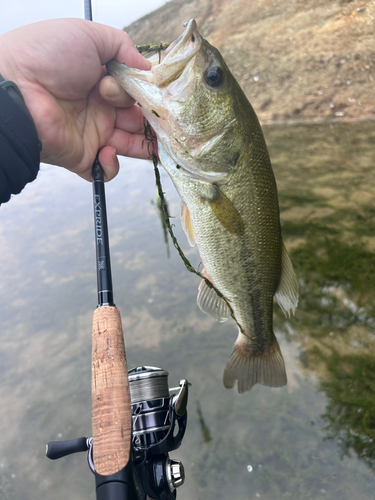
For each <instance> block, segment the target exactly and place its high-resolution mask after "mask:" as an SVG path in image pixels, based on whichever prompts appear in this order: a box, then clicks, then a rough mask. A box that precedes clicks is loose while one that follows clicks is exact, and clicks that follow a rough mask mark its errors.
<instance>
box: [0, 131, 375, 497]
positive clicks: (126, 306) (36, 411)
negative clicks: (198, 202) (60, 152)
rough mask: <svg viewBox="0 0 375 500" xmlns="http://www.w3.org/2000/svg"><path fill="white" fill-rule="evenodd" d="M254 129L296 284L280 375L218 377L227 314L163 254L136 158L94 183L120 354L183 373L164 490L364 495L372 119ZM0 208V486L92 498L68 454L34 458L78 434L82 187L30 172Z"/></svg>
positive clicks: (374, 416) (374, 221) (61, 176)
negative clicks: (187, 385)
mask: <svg viewBox="0 0 375 500" xmlns="http://www.w3.org/2000/svg"><path fill="white" fill-rule="evenodd" d="M265 132H266V136H267V141H268V144H269V147H270V153H271V157H272V160H273V164H274V170H275V175H276V178H277V182H278V187H279V197H280V206H281V217H282V220H283V233H284V238H285V242H286V246H287V247H288V250H289V253H290V255H291V258H292V260H293V263H294V266H295V269H296V274H297V275H298V277H299V282H300V291H301V301H300V305H299V307H298V310H297V314H296V317H295V318H292V319H289V320H285V318H284V316H283V315H282V313H281V312H280V310H279V308H278V307H277V306H275V329H276V334H277V335H278V337H279V339H280V345H281V349H282V352H283V354H284V358H285V361H286V365H287V374H288V385H287V386H286V387H284V388H281V389H270V388H267V387H262V386H256V387H254V388H253V389H252V391H251V392H250V393H248V394H243V395H241V396H240V395H238V394H237V393H236V392H235V391H227V390H226V389H224V387H223V386H222V382H221V378H222V372H223V369H224V366H225V363H226V361H227V358H228V356H229V354H230V351H231V347H232V344H233V342H234V341H235V338H236V335H237V333H236V327H235V325H234V323H233V322H232V321H231V320H230V321H228V322H227V323H224V324H218V323H216V322H215V321H213V320H211V319H210V318H209V317H207V316H206V315H203V314H202V313H201V312H200V311H199V309H198V307H197V306H196V294H197V288H198V284H199V279H198V278H196V277H195V276H193V275H191V274H190V273H188V272H187V271H186V269H185V267H184V265H183V263H182V262H181V260H180V258H179V257H178V255H177V253H176V251H175V250H174V248H173V246H171V258H170V259H167V256H166V247H165V243H164V237H163V234H162V229H161V228H160V220H159V216H158V214H157V212H156V210H155V206H153V205H152V204H151V203H150V199H155V187H154V180H153V171H152V166H151V164H147V163H143V162H132V163H130V164H128V166H127V167H126V168H123V169H122V171H121V173H120V175H119V177H118V178H117V179H116V180H114V181H113V182H111V183H109V184H108V185H107V201H108V213H109V227H110V234H111V255H112V269H113V273H114V276H113V281H114V287H115V301H116V304H117V306H118V308H119V309H120V311H121V315H122V320H123V326H124V334H125V340H126V345H127V355H128V365H129V367H131V366H135V365H139V364H147V365H156V366H161V367H163V368H165V369H167V370H168V371H169V372H170V378H169V379H170V381H171V382H172V383H173V382H174V381H178V380H180V379H182V378H187V379H188V380H189V382H191V383H192V387H191V390H190V404H189V408H188V412H189V417H188V430H187V433H186V437H185V439H184V442H183V444H182V447H181V448H180V449H179V450H178V451H177V452H175V453H174V456H175V458H180V459H181V460H182V461H183V463H184V465H185V468H186V473H187V482H186V484H185V485H184V486H183V487H182V488H181V490H180V491H179V493H178V497H179V498H180V499H182V500H187V499H189V500H191V499H194V498H202V497H207V498H216V499H217V500H221V499H226V498H227V497H228V496H229V497H234V498H250V499H253V498H261V499H267V500H279V499H280V498H294V499H296V500H297V499H298V500H302V499H305V498H306V499H307V498H310V499H311V498H313V499H323V498H330V499H340V500H346V499H347V500H349V499H350V500H352V499H353V498H356V499H359V500H362V499H363V500H368V499H370V498H374V493H373V492H374V488H375V479H374V475H373V470H374V445H373V439H374V438H375V435H374V433H375V398H374V396H373V395H374V389H375V387H374V386H375V380H374V377H375V376H374V373H375V370H374V361H373V354H374V347H375V345H374V344H375V335H374V326H375V309H374V304H373V296H374V292H375V259H374V250H375V231H374V226H375V210H374V204H373V200H374V195H375V185H374V184H373V183H372V175H371V174H372V170H373V162H374V154H373V144H374V143H375V137H374V136H375V127H374V126H373V124H372V123H359V124H346V125H341V124H335V125H332V126H331V125H329V124H328V125H324V126H310V127H299V126H294V127H289V128H285V127H283V128H277V127H276V128H272V127H271V128H266V130H265ZM162 176H163V178H162V181H163V187H164V191H166V192H167V196H168V201H169V210H170V213H171V215H172V216H174V217H176V219H177V222H176V227H175V232H176V236H177V239H178V240H179V242H180V243H181V244H182V246H183V248H184V251H186V255H187V257H188V258H189V260H190V261H191V262H192V263H193V264H194V265H195V266H198V264H199V257H198V255H197V253H196V250H195V249H194V248H190V247H189V245H188V244H187V242H186V238H185V235H184V234H183V232H182V230H181V228H180V224H179V221H178V218H179V200H178V197H177V195H176V194H175V192H174V189H173V187H172V186H171V183H170V182H169V180H168V178H167V177H166V175H165V174H162ZM0 217H1V225H0V245H1V249H2V260H3V267H2V280H1V282H0V290H1V295H2V300H1V303H2V306H1V307H2V310H1V317H2V329H1V333H0V335H1V342H0V361H1V363H0V397H1V400H2V406H1V408H0V423H1V427H2V432H1V435H0V483H1V486H0V497H1V498H4V499H12V500H13V499H17V500H18V499H23V498H25V499H26V498H27V499H28V500H34V499H38V500H40V499H44V498H50V497H51V490H53V497H54V498H55V499H57V500H59V499H65V498H67V497H69V498H71V499H72V500H75V499H77V500H78V499H81V498H92V499H93V498H94V480H93V477H92V475H91V473H90V472H89V470H88V468H87V465H86V461H85V458H84V456H83V455H76V456H73V457H66V458H64V459H62V460H60V461H58V462H54V463H53V462H49V461H48V460H47V459H46V458H45V457H44V444H45V443H46V442H47V441H49V440H52V439H59V438H61V439H69V438H72V437H76V436H80V435H88V434H89V433H90V429H91V423H90V412H91V410H90V350H91V319H92V313H93V309H94V307H95V305H96V290H95V287H96V277H95V269H94V263H95V255H94V238H93V222H92V218H93V215H92V201H91V188H90V186H89V185H88V184H87V183H85V182H84V181H82V180H80V179H78V178H75V177H74V176H73V175H71V174H69V173H68V172H64V171H60V170H57V169H52V168H49V167H46V168H44V169H43V170H42V173H41V175H40V178H39V179H38V181H37V182H36V183H33V184H32V185H30V186H29V187H28V188H27V189H26V191H25V192H24V193H23V194H22V195H21V196H19V197H17V198H15V199H14V200H13V201H12V202H11V203H10V204H8V205H4V206H3V207H2V208H1V209H0ZM4 264H5V265H4ZM196 401H199V405H198V407H197V406H196ZM205 436H206V437H205ZM208 436H209V437H210V439H208ZM249 465H251V467H252V470H251V474H250V473H249V469H248V466H249Z"/></svg>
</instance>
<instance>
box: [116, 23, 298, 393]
mask: <svg viewBox="0 0 375 500" xmlns="http://www.w3.org/2000/svg"><path fill="white" fill-rule="evenodd" d="M149 60H150V62H151V64H152V68H151V70H150V71H140V70H134V69H132V68H127V67H126V66H124V65H121V64H119V63H117V62H115V61H111V62H110V63H109V64H108V65H107V70H108V72H109V73H110V74H112V75H113V76H114V77H115V78H116V79H117V80H118V82H119V83H120V84H121V85H122V86H123V87H124V88H125V90H126V91H127V92H128V93H129V94H130V95H132V96H133V97H134V99H136V100H137V101H138V102H139V103H140V104H141V106H142V107H141V109H142V112H143V114H144V116H145V117H146V118H147V119H148V121H149V122H150V124H151V125H152V127H153V129H154V131H155V133H156V135H157V139H158V153H159V158H160V162H161V164H162V165H163V167H164V168H165V170H166V171H167V172H168V174H169V176H170V177H171V179H172V181H173V183H174V185H175V187H176V189H177V191H178V193H179V195H180V197H181V200H182V210H181V219H182V223H183V227H184V230H185V232H186V234H187V236H188V240H189V243H190V244H191V245H193V244H195V243H196V244H197V245H198V249H199V254H200V257H201V259H202V262H203V265H204V271H203V272H204V274H205V275H206V277H207V278H208V279H209V280H210V281H211V282H212V283H213V284H214V286H215V287H216V288H217V289H218V290H219V291H220V292H221V293H222V295H223V296H224V297H225V298H226V299H227V300H228V301H229V302H230V304H231V307H232V310H233V312H234V317H235V320H236V322H237V324H238V328H239V331H238V337H237V340H236V342H235V345H234V347H233V351H232V354H231V356H230V358H229V361H228V363H227V366H226V368H225V370H224V377H223V382H224V385H225V386H226V387H228V388H230V387H233V386H234V384H235V382H236V380H237V382H238V391H239V392H244V391H246V390H250V389H251V388H252V387H253V385H254V384H256V383H260V384H265V385H268V386H272V387H278V386H282V385H285V384H286V380H287V379H286V372H285V366H284V361H283V358H282V355H281V352H280V348H279V345H278V342H277V339H276V337H275V335H274V332H273V326H272V315H273V297H274V296H276V299H277V301H278V303H279V305H280V306H281V308H282V310H283V311H284V313H285V314H290V311H293V312H294V310H295V308H296V306H297V303H298V286H297V281H296V278H295V275H294V271H293V267H292V265H291V262H290V259H289V257H288V254H287V252H286V250H285V247H284V245H283V242H282V237H281V229H280V220H279V206H278V198H277V188H276V182H275V178H274V174H273V171H272V167H271V162H270V159H269V155H268V151H267V147H266V144H265V141H264V137H263V133H262V130H261V128H260V125H259V122H258V119H257V117H256V114H255V112H254V110H253V108H252V106H251V104H250V103H249V101H248V100H247V98H246V96H245V95H244V93H243V92H242V90H241V88H240V86H239V85H238V83H237V82H236V80H235V79H234V77H233V76H232V74H231V73H230V71H229V69H228V67H227V66H226V64H225V62H224V60H223V58H222V57H221V55H220V53H219V52H218V51H217V49H215V48H214V47H212V46H211V45H210V44H209V43H208V42H207V41H206V40H204V39H203V38H202V37H201V35H200V33H199V31H198V29H197V26H196V23H195V21H194V20H191V21H190V22H189V23H187V25H186V29H185V31H184V33H183V34H182V35H181V36H180V37H179V38H178V39H177V40H176V41H175V42H173V43H172V44H171V45H170V47H168V49H166V50H165V51H163V52H162V53H161V56H160V60H159V56H157V57H154V58H153V57H151V58H150V59H149ZM197 301H198V305H199V307H200V308H201V310H202V311H203V312H205V313H207V314H210V315H211V316H212V317H214V318H215V319H217V320H219V321H225V320H226V319H228V318H229V316H230V310H229V308H228V306H227V304H226V303H225V301H224V300H223V299H221V298H219V297H218V296H217V294H216V293H215V291H214V290H213V289H212V288H209V287H208V286H207V285H206V283H205V281H204V280H202V282H201V284H200V285H199V290H198V299H197Z"/></svg>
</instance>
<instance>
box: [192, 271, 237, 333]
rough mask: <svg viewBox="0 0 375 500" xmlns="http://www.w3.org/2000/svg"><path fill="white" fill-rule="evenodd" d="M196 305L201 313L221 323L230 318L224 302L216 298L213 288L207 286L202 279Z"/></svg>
mask: <svg viewBox="0 0 375 500" xmlns="http://www.w3.org/2000/svg"><path fill="white" fill-rule="evenodd" d="M197 304H198V306H199V308H200V310H201V311H202V312H204V313H206V314H208V315H209V316H211V317H212V318H214V319H216V320H217V321H220V322H221V323H222V322H224V321H226V320H227V319H228V318H229V316H230V310H229V307H228V306H227V304H226V302H225V301H224V300H223V299H222V298H221V297H219V296H218V294H217V293H216V292H215V290H214V289H213V288H210V287H209V286H208V285H207V283H206V282H205V280H204V279H202V280H201V282H200V285H199V288H198V297H197Z"/></svg>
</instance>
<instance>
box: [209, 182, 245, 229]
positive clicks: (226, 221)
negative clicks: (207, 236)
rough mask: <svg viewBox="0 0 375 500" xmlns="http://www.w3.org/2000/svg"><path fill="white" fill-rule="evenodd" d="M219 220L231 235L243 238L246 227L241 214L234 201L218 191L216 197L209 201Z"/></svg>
mask: <svg viewBox="0 0 375 500" xmlns="http://www.w3.org/2000/svg"><path fill="white" fill-rule="evenodd" d="M207 201H208V203H209V205H210V207H211V209H212V211H213V213H214V214H215V215H216V218H217V220H218V221H219V222H220V224H221V225H222V226H223V228H224V229H226V230H227V231H228V232H230V233H231V234H235V235H236V236H241V235H242V234H244V232H245V226H244V223H243V220H242V218H241V215H240V213H239V212H238V210H237V208H236V207H235V206H234V204H233V203H232V201H231V200H230V199H229V198H228V197H227V196H225V194H224V193H223V192H222V191H221V190H220V189H217V192H216V195H215V197H214V198H213V199H212V200H211V199H207Z"/></svg>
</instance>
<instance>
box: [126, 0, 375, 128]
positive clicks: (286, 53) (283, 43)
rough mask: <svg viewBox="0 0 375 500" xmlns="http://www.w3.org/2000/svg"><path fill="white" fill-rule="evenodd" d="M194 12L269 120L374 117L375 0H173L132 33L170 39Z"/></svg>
mask: <svg viewBox="0 0 375 500" xmlns="http://www.w3.org/2000/svg"><path fill="white" fill-rule="evenodd" d="M192 17H194V18H195V19H196V20H197V23H198V27H199V29H200V31H201V33H202V34H203V36H204V37H205V38H207V40H208V41H209V42H210V43H211V44H212V45H215V46H216V47H217V48H219V50H220V51H221V53H222V54H223V56H224V58H225V60H226V62H227V64H228V65H229V67H230V68H231V70H232V72H233V73H234V75H235V76H236V78H237V79H238V81H239V82H240V84H241V86H242V88H243V89H244V91H245V93H246V95H247V96H248V98H249V100H250V102H251V103H252V105H253V107H254V109H255V110H256V112H257V114H258V116H259V118H260V120H261V121H262V122H263V123H265V122H280V121H282V122H283V121H289V120H292V121H294V120H297V121H322V120H327V119H336V120H350V119H375V0H172V1H170V2H168V3H167V4H165V5H164V6H163V7H161V8H160V9H158V10H156V11H154V12H152V13H150V14H148V15H147V16H144V17H142V18H141V19H139V20H138V21H136V22H134V23H133V24H131V25H130V26H127V27H126V28H125V31H127V32H128V33H129V34H130V36H131V37H132V39H133V40H134V42H135V43H151V42H167V41H171V40H174V39H175V38H176V37H177V36H178V35H179V34H181V32H182V30H183V26H182V25H183V23H184V22H186V21H187V20H189V19H191V18H192Z"/></svg>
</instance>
